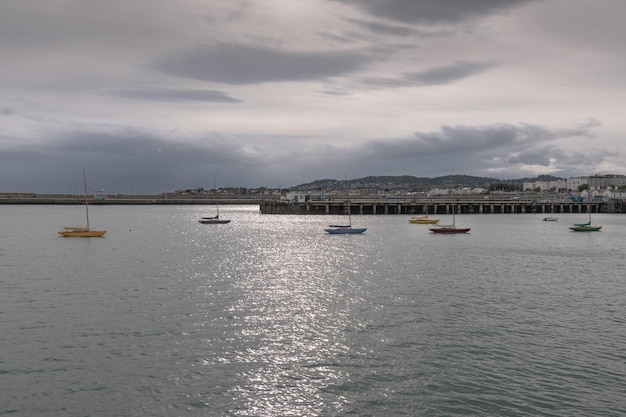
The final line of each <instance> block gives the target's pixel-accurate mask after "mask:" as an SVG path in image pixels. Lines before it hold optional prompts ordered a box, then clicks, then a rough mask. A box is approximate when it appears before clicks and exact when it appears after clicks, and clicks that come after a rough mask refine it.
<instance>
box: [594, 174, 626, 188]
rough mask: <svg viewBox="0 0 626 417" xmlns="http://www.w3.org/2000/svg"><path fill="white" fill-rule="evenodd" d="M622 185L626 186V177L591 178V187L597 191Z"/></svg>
mask: <svg viewBox="0 0 626 417" xmlns="http://www.w3.org/2000/svg"><path fill="white" fill-rule="evenodd" d="M621 185H626V175H594V176H593V177H589V187H590V188H593V189H596V190H601V189H605V188H608V187H611V186H613V187H619V186H621Z"/></svg>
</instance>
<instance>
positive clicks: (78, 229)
mask: <svg viewBox="0 0 626 417" xmlns="http://www.w3.org/2000/svg"><path fill="white" fill-rule="evenodd" d="M83 186H84V192H83V194H84V197H85V217H86V223H87V225H86V226H63V230H61V231H59V232H58V233H59V234H60V235H61V236H64V237H102V236H104V235H105V233H106V232H107V231H106V230H91V228H90V227H89V200H88V198H87V174H86V173H85V170H84V169H83Z"/></svg>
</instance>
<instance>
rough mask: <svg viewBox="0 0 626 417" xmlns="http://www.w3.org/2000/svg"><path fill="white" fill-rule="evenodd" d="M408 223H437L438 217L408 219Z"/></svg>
mask: <svg viewBox="0 0 626 417" xmlns="http://www.w3.org/2000/svg"><path fill="white" fill-rule="evenodd" d="M409 223H413V224H437V223H439V219H409Z"/></svg>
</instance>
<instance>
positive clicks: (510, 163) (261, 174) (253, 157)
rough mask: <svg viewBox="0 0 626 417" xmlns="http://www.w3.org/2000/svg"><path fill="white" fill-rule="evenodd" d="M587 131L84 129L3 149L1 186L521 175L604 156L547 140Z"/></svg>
mask: <svg viewBox="0 0 626 417" xmlns="http://www.w3.org/2000/svg"><path fill="white" fill-rule="evenodd" d="M588 134H589V131H588V129H586V128H578V129H572V130H571V131H551V130H548V129H545V128H541V127H539V126H533V125H519V126H514V125H508V124H498V125H492V126H444V127H442V128H441V129H440V130H438V131H434V132H416V133H415V134H413V135H412V136H409V137H403V138H385V139H377V140H371V141H367V142H364V143H362V144H356V145H351V146H345V145H341V146H334V145H316V144H309V145H306V147H302V146H298V145H294V146H291V147H290V146H281V145H272V144H262V143H260V144H258V146H256V147H254V146H253V147H252V148H251V147H250V144H249V142H243V141H242V142H241V143H238V142H237V141H233V140H225V139H224V138H222V137H221V136H219V135H215V134H207V135H206V136H205V137H204V138H202V140H199V141H195V142H182V141H180V140H168V139H166V138H164V137H156V136H154V135H144V134H140V133H136V132H134V133H128V132H124V131H122V132H116V133H89V132H82V133H80V134H79V133H75V134H74V135H73V136H68V137H67V138H66V139H63V140H56V141H52V142H51V143H50V144H48V145H43V144H42V145H39V146H38V151H37V152H33V151H32V149H30V148H24V147H22V146H15V147H13V148H12V149H10V150H8V151H5V152H3V155H2V164H1V167H0V177H1V178H2V180H0V189H2V190H3V191H13V192H39V193H44V192H52V193H68V192H78V191H79V190H80V183H81V177H80V175H79V174H80V170H81V169H82V168H86V169H87V170H88V173H89V183H90V184H91V186H92V187H94V188H100V187H102V188H105V189H106V190H108V191H109V192H111V193H138V194H153V193H160V192H165V191H173V190H176V189H181V188H195V187H205V188H211V184H212V181H213V179H216V180H217V181H218V182H219V184H220V186H224V187H237V186H241V187H246V188H256V187H264V186H269V187H278V186H282V187H291V186H295V185H298V184H301V183H306V182H311V181H313V180H316V179H322V178H337V179H340V178H343V176H344V175H348V176H349V177H350V178H359V177H366V176H370V175H374V176H376V175H414V176H419V177H436V176H443V175H449V174H465V175H475V176H485V177H494V178H502V179H510V178H520V177H526V176H528V173H527V172H525V171H523V170H521V169H520V167H521V166H522V165H529V164H530V165H538V166H545V167H547V166H550V165H554V164H556V165H557V166H558V168H559V169H560V170H561V172H562V175H565V176H567V175H568V173H570V174H571V173H573V172H576V171H577V170H579V169H580V164H581V163H582V162H584V163H587V164H593V163H597V162H598V161H597V160H601V159H602V158H603V157H604V155H602V153H601V152H597V153H596V154H595V155H594V154H593V153H592V154H589V153H586V154H585V155H581V154H579V153H576V152H571V153H567V152H564V151H562V150H560V149H559V148H558V147H555V146H553V145H551V141H553V140H559V139H562V138H564V137H573V136H584V135H588ZM273 146H275V149H268V147H273ZM251 149H252V151H251ZM41 154H44V155H45V158H41ZM33 166H36V169H33Z"/></svg>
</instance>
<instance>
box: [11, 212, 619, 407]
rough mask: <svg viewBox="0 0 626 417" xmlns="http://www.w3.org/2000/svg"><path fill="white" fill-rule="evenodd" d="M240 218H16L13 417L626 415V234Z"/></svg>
mask: <svg viewBox="0 0 626 417" xmlns="http://www.w3.org/2000/svg"><path fill="white" fill-rule="evenodd" d="M221 209H222V210H221V212H222V213H221V214H222V217H228V218H231V219H232V222H231V223H230V224H228V225H201V224H199V223H197V219H198V218H199V217H200V216H202V215H206V214H211V208H208V209H207V208H206V207H201V206H172V207H159V206H146V207H143V206H139V207H135V206H131V207H123V206H111V207H107V206H92V207H91V212H90V214H91V217H92V219H91V220H92V225H98V224H100V225H101V226H102V227H103V228H106V229H107V230H108V233H107V235H106V237H105V238H92V239H79V238H63V237H60V236H58V235H57V233H56V231H57V230H58V229H59V228H60V227H61V226H62V225H65V224H75V223H77V222H78V223H80V222H81V219H82V218H81V216H82V214H83V212H82V211H81V209H80V208H79V207H74V206H1V205H0V225H1V231H2V237H1V238H0V331H1V337H0V415H4V414H7V415H15V416H183V415H189V416H339V415H359V416H403V415H404V416H461V415H463V416H620V415H626V412H625V411H624V410H625V409H626V298H625V294H626V278H625V276H626V273H625V270H626V261H625V260H624V256H625V254H626V244H625V243H624V236H626V216H624V215H608V214H604V215H603V214H599V215H597V216H596V217H595V218H594V221H596V222H597V223H600V224H603V225H604V228H603V230H602V231H601V232H598V233H575V232H571V231H569V229H568V225H570V224H571V223H574V222H579V221H584V220H585V219H584V218H582V219H581V218H580V215H569V214H567V215H562V216H561V218H560V221H559V222H554V223H552V222H542V221H541V218H542V216H541V215H530V214H528V215H522V214H515V215H465V216H457V224H459V223H461V224H462V225H466V226H470V227H472V230H471V232H470V233H469V234H468V235H434V234H431V233H429V231H428V226H427V225H413V224H409V223H408V217H407V216H395V215H392V216H353V223H355V224H357V225H358V226H366V227H367V228H368V230H367V232H366V233H365V234H364V235H328V234H326V233H324V230H323V229H324V227H325V225H327V224H328V223H332V222H336V221H339V220H340V219H339V218H337V217H331V216H272V215H260V214H259V213H258V207H255V206H226V207H221ZM440 217H441V219H442V223H447V222H449V221H450V219H449V217H448V216H440Z"/></svg>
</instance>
